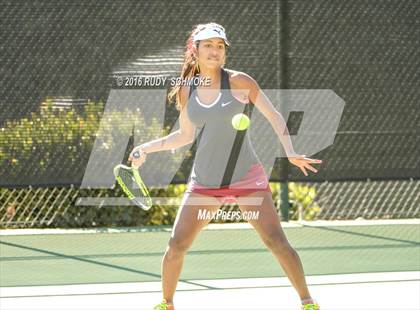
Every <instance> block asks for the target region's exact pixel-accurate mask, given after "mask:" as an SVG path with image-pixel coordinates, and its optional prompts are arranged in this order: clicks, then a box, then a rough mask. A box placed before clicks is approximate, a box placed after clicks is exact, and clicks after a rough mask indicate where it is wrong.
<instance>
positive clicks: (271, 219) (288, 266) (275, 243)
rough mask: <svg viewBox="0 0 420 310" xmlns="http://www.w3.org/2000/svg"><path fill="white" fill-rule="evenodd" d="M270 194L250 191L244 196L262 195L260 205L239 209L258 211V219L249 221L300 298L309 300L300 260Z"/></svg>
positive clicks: (244, 206)
mask: <svg viewBox="0 0 420 310" xmlns="http://www.w3.org/2000/svg"><path fill="white" fill-rule="evenodd" d="M271 195H272V194H271V192H262V191H259V192H255V193H252V194H250V195H248V196H246V197H263V201H262V203H261V205H256V206H255V205H253V206H247V205H241V206H240V209H241V210H242V212H244V211H260V212H259V217H258V219H257V220H250V221H249V223H250V224H251V225H252V226H253V227H254V228H255V230H256V231H257V232H258V234H259V235H260V237H261V239H262V240H263V242H264V243H265V244H266V245H267V247H268V248H269V249H270V250H271V252H272V253H273V254H274V256H275V257H276V259H277V260H278V262H279V263H280V265H281V267H282V268H283V270H284V272H285V273H286V275H287V277H288V278H289V280H290V282H291V283H292V285H293V286H294V288H295V289H296V291H297V293H298V294H299V296H300V298H301V300H308V301H310V300H311V296H310V294H309V291H308V287H307V285H306V281H305V276H304V272H303V267H302V263H301V260H300V258H299V255H298V254H297V252H296V251H295V250H294V249H293V248H292V246H291V245H290V244H289V242H288V240H287V238H286V236H285V234H284V232H283V229H282V227H281V224H280V220H279V218H278V215H277V212H276V209H275V207H274V203H273V199H272V197H271Z"/></svg>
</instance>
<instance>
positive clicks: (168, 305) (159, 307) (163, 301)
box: [153, 299, 175, 310]
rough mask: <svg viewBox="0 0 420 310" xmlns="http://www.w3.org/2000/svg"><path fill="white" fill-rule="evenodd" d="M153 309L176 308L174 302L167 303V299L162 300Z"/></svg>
mask: <svg viewBox="0 0 420 310" xmlns="http://www.w3.org/2000/svg"><path fill="white" fill-rule="evenodd" d="M153 310H175V308H174V305H173V304H167V303H166V300H165V299H164V300H162V302H161V303H160V304H158V305H156V306H155V307H154V308H153Z"/></svg>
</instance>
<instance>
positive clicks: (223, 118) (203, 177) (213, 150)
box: [187, 69, 260, 188]
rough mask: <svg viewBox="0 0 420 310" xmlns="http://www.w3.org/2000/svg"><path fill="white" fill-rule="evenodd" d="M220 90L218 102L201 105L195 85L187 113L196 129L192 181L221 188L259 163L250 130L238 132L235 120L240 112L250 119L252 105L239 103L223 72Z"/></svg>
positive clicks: (226, 74)
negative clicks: (235, 116)
mask: <svg viewBox="0 0 420 310" xmlns="http://www.w3.org/2000/svg"><path fill="white" fill-rule="evenodd" d="M221 74H222V75H221V87H220V93H219V95H218V97H217V98H216V100H215V101H214V102H213V103H211V104H209V105H207V104H203V103H201V102H200V99H199V98H198V96H197V89H196V86H194V85H192V86H191V88H190V93H189V99H188V106H187V112H188V116H189V118H190V120H191V121H192V122H193V123H194V124H195V126H196V127H197V130H196V144H197V150H196V153H195V159H194V164H193V167H192V171H191V176H190V179H191V180H194V181H196V182H198V183H199V184H200V185H203V186H206V187H210V188H219V187H221V186H227V185H229V184H231V183H234V182H237V181H239V180H240V179H242V178H243V177H244V176H245V174H246V173H247V172H248V170H249V169H250V168H251V166H252V165H254V164H257V163H260V161H259V159H258V157H257V155H256V154H255V151H254V149H253V147H252V144H251V140H250V136H249V128H248V129H247V130H243V131H238V130H236V129H234V128H233V126H232V118H233V116H234V115H236V114H238V113H244V114H247V115H248V116H249V117H250V118H251V113H252V109H253V104H252V103H250V104H244V103H242V102H240V101H238V100H237V99H236V98H235V97H234V96H233V95H232V93H231V91H230V83H229V74H228V72H227V71H226V70H224V69H221Z"/></svg>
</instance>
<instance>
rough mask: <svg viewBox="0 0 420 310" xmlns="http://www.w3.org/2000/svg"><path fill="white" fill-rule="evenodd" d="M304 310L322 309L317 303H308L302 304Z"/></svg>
mask: <svg viewBox="0 0 420 310" xmlns="http://www.w3.org/2000/svg"><path fill="white" fill-rule="evenodd" d="M302 310H320V308H319V306H318V305H317V304H306V305H302Z"/></svg>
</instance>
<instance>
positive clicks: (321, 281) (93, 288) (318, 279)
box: [0, 271, 420, 298]
mask: <svg viewBox="0 0 420 310" xmlns="http://www.w3.org/2000/svg"><path fill="white" fill-rule="evenodd" d="M306 280H307V283H308V285H334V284H352V283H375V282H395V281H420V271H407V272H377V273H359V274H339V275H323V276H307V277H306ZM189 282H190V283H185V282H180V283H179V284H178V287H177V291H191V290H194V291H195V290H207V289H206V288H205V287H203V286H209V287H211V288H214V289H244V288H264V287H284V286H291V284H290V282H289V280H288V279H287V278H285V277H270V278H243V279H218V280H189ZM194 283H195V284H198V285H194ZM160 291H161V283H160V281H153V282H131V283H104V284H72V285H54V286H20V287H0V298H6V297H7V298H10V297H29V296H51V297H53V296H57V295H59V296H66V295H101V294H102V295H106V294H124V293H142V292H147V293H152V292H160Z"/></svg>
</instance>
